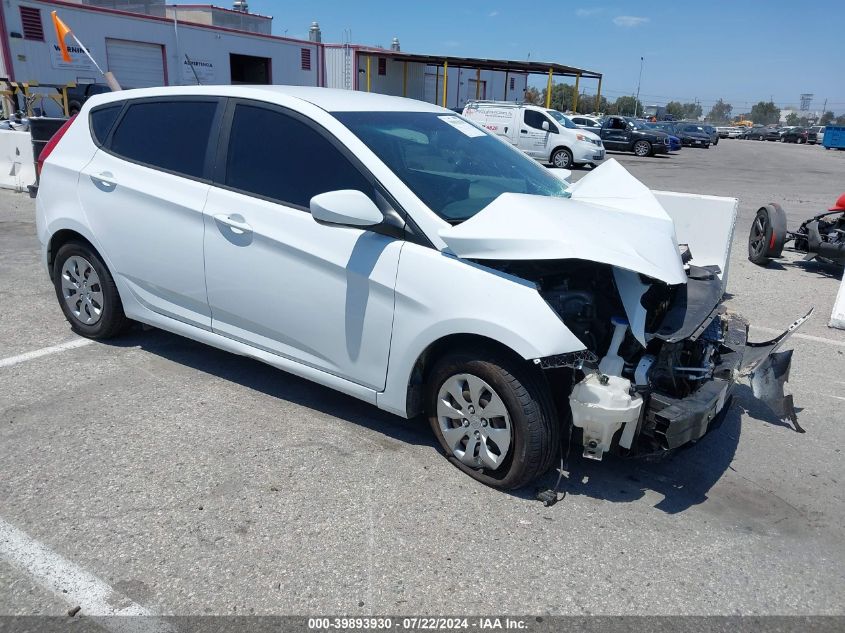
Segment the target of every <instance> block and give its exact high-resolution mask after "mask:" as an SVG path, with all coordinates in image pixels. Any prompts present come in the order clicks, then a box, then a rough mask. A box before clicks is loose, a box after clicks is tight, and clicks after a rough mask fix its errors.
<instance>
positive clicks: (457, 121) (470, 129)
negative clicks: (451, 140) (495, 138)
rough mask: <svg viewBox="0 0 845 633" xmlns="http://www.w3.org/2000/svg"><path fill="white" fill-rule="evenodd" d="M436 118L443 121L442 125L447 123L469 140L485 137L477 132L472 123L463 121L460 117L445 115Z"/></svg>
mask: <svg viewBox="0 0 845 633" xmlns="http://www.w3.org/2000/svg"><path fill="white" fill-rule="evenodd" d="M437 118H438V119H440V120H441V121H443V122H444V123H448V124H449V125H451V126H452V127H453V128H455V129H456V130H458V131H459V132H463V133H464V134H465V135H466V136H469V137H470V138H475V137H476V136H486V134H485V133H484V132H482V131H481V130H479V129H478V128H477V127H475V126H474V125H473V124H472V123H468V122H467V121H464V120H463V119H462V118H461V117H457V116H448V115H447V116H439V117H437Z"/></svg>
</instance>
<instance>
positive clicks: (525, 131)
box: [519, 130, 528, 134]
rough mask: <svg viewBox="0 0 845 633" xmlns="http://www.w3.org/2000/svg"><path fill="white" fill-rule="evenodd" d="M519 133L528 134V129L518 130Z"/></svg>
mask: <svg viewBox="0 0 845 633" xmlns="http://www.w3.org/2000/svg"><path fill="white" fill-rule="evenodd" d="M519 132H520V134H528V130H520V131H519Z"/></svg>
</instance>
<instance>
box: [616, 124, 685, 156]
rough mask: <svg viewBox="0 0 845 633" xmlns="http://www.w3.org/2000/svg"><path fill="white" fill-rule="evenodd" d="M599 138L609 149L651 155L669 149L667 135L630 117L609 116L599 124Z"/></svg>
mask: <svg viewBox="0 0 845 633" xmlns="http://www.w3.org/2000/svg"><path fill="white" fill-rule="evenodd" d="M600 135H601V140H602V141H603V142H604V146H605V147H606V148H607V149H609V150H616V151H620V152H634V154H636V155H637V156H653V155H654V154H665V153H666V152H668V151H669V144H670V143H669V135H668V134H666V133H665V132H662V131H660V130H654V129H649V128H648V127H646V122H645V121H640V120H638V119H634V118H632V117H622V116H609V117H607V118H606V119H605V120H604V123H602V126H601V132H600Z"/></svg>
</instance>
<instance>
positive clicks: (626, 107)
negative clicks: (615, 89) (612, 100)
mask: <svg viewBox="0 0 845 633" xmlns="http://www.w3.org/2000/svg"><path fill="white" fill-rule="evenodd" d="M615 107H616V114H621V115H626V116H634V112H635V111H636V113H637V114H642V112H643V104H642V103H640V102H639V101H637V99H636V98H635V97H619V98H618V99H617V100H616V104H615Z"/></svg>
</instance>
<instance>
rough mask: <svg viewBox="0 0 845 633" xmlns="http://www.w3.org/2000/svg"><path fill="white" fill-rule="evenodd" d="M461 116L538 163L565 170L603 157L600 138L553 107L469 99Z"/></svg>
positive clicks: (597, 160) (594, 162) (594, 161)
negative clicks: (514, 146)
mask: <svg viewBox="0 0 845 633" xmlns="http://www.w3.org/2000/svg"><path fill="white" fill-rule="evenodd" d="M463 115H464V116H465V117H467V118H468V119H472V120H473V121H475V122H476V123H478V124H479V125H482V126H484V127H485V128H487V129H488V130H490V131H491V132H493V133H494V134H498V135H499V136H504V137H506V138H507V139H508V141H510V142H511V143H512V144H513V145H516V146H517V147H518V148H519V149H521V150H522V151H523V152H525V153H526V154H528V155H529V156H531V157H532V158H536V159H537V160H539V161H540V162H542V163H551V164H552V165H554V166H555V167H562V168H565V169H568V168H569V167H572V165H584V164H591V165H593V166H595V164H596V163H598V162H600V161H602V160H604V146H603V145H602V142H601V139H600V138H599V137H598V136H596V135H595V134H593V133H592V132H588V131H587V130H582V129H579V128H578V126H577V125H575V124H574V123H572V121H570V120H569V119H568V118H566V117H565V116H564V115H563V114H561V113H560V112H558V111H557V110H550V109H548V108H542V107H540V106H535V105H527V104H517V103H509V102H506V101H470V102H469V103H467V105H466V107H464V111H463Z"/></svg>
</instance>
